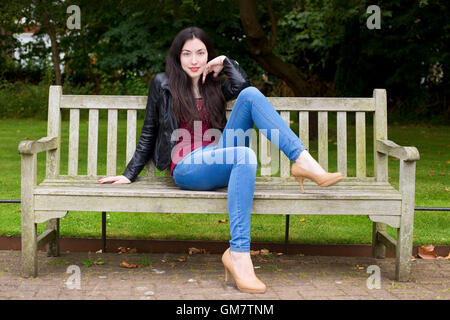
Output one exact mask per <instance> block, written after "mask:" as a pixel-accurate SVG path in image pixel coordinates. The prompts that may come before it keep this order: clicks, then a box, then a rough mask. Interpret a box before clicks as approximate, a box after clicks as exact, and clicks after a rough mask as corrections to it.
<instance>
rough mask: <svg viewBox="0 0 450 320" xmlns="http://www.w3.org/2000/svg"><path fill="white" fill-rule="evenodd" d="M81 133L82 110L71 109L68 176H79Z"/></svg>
mask: <svg viewBox="0 0 450 320" xmlns="http://www.w3.org/2000/svg"><path fill="white" fill-rule="evenodd" d="M79 132H80V110H79V109H70V125H69V159H68V161H69V163H68V174H69V175H72V176H76V175H77V174H78V145H79V135H80V134H79Z"/></svg>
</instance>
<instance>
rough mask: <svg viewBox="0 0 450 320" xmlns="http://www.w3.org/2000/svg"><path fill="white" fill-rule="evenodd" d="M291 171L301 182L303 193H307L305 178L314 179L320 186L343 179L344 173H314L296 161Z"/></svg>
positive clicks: (332, 183) (326, 185) (329, 184)
mask: <svg viewBox="0 0 450 320" xmlns="http://www.w3.org/2000/svg"><path fill="white" fill-rule="evenodd" d="M291 172H292V175H293V176H294V177H295V179H297V181H298V183H299V184H300V190H301V191H302V193H305V189H304V188H303V179H309V180H312V181H314V182H315V183H316V184H317V185H318V186H319V187H328V186H332V185H334V184H336V183H338V182H339V181H341V180H342V173H340V172H334V173H329V172H327V173H323V174H314V173H312V172H310V171H308V170H306V169H305V168H303V167H301V166H300V165H299V164H298V163H297V162H294V164H293V165H292V169H291Z"/></svg>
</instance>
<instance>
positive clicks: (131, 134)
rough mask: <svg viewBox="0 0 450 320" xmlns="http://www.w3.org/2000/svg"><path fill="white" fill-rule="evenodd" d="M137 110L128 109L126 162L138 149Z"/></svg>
mask: <svg viewBox="0 0 450 320" xmlns="http://www.w3.org/2000/svg"><path fill="white" fill-rule="evenodd" d="M136 119H137V112H136V110H128V111H127V153H126V163H127V164H128V162H130V160H131V158H132V157H133V154H134V151H135V150H136Z"/></svg>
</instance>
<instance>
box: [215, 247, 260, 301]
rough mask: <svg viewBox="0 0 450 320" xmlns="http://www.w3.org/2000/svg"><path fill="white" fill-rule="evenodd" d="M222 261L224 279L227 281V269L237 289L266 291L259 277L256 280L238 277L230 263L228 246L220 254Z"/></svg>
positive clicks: (251, 291) (256, 291)
mask: <svg viewBox="0 0 450 320" xmlns="http://www.w3.org/2000/svg"><path fill="white" fill-rule="evenodd" d="M222 262H223V265H224V267H225V281H228V271H229V272H230V273H231V275H232V276H233V278H234V281H235V282H236V286H237V287H238V289H239V290H241V291H242V292H246V293H264V292H266V285H265V284H264V283H263V282H262V281H261V280H259V279H256V280H245V279H242V278H239V277H238V276H237V275H236V274H235V273H234V270H233V265H232V263H231V253H230V248H228V249H227V250H226V251H225V252H224V253H223V255H222Z"/></svg>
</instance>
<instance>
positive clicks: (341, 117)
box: [337, 112, 347, 177]
mask: <svg viewBox="0 0 450 320" xmlns="http://www.w3.org/2000/svg"><path fill="white" fill-rule="evenodd" d="M337 167H338V171H339V172H341V173H342V174H343V175H344V177H345V176H347V113H346V112H338V113H337Z"/></svg>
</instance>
